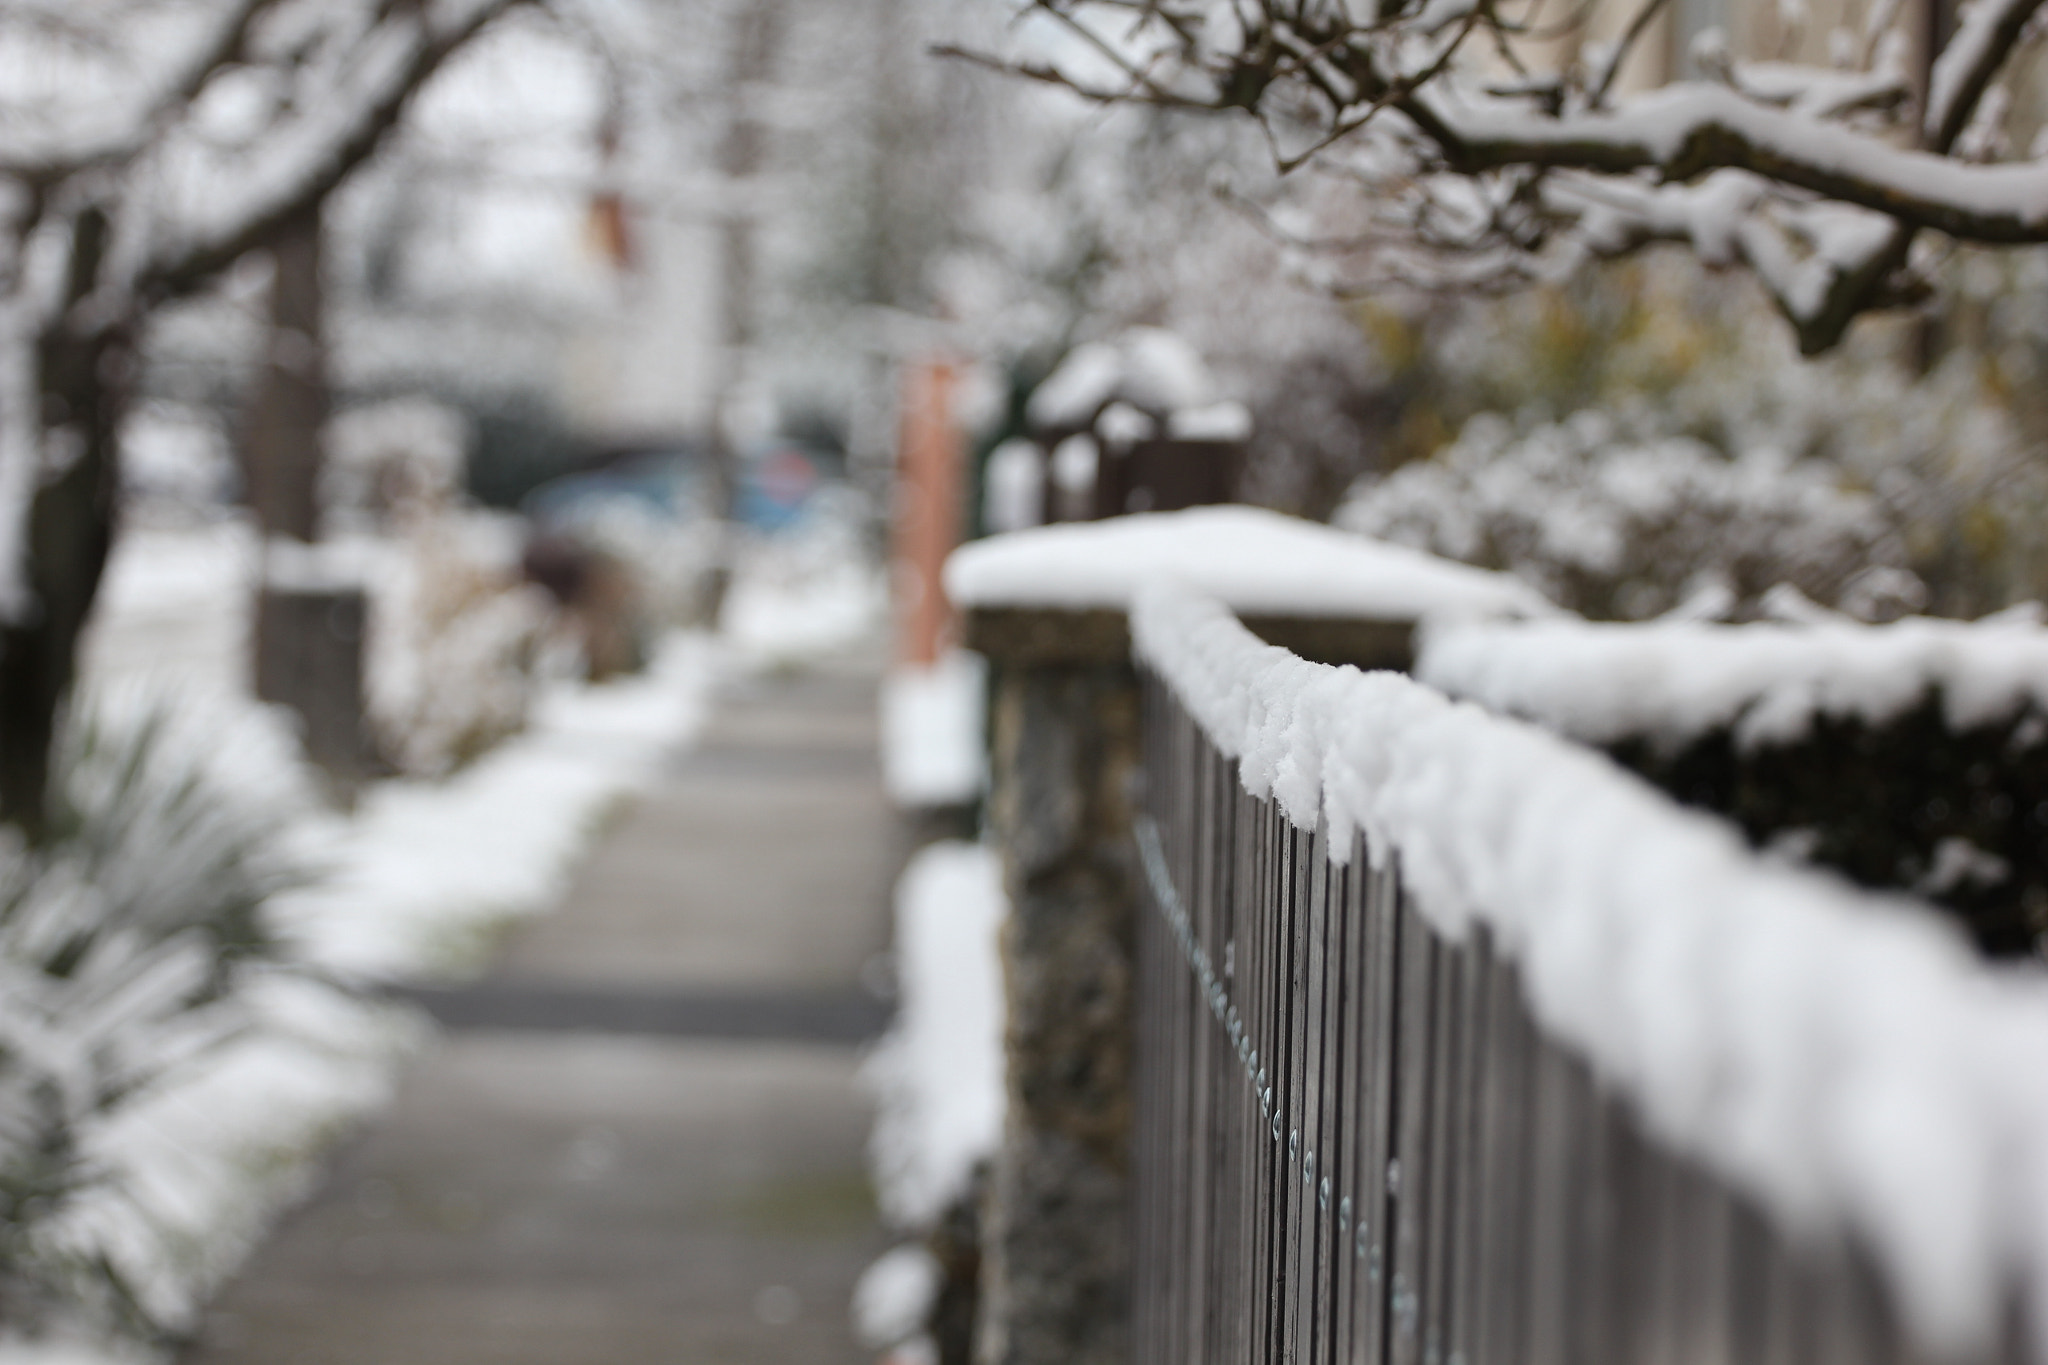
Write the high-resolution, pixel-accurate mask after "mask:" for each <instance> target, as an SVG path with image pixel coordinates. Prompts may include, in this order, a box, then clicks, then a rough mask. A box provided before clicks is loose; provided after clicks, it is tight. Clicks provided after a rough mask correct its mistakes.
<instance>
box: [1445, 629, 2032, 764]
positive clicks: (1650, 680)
mask: <svg viewBox="0 0 2048 1365" xmlns="http://www.w3.org/2000/svg"><path fill="white" fill-rule="evenodd" d="M1416 676H1417V677H1419V678H1421V679H1422V680H1423V681H1424V682H1427V683H1429V684H1430V685H1431V686H1433V687H1437V688H1441V689H1442V690H1443V691H1445V692H1448V693H1450V694H1452V695H1453V696H1458V697H1465V698H1469V699H1470V700H1472V701H1476V702H1478V703H1480V704H1481V705H1483V706H1486V707H1488V708H1489V709H1491V710H1494V711H1498V712H1502V713H1504V714H1508V715H1516V716H1523V717H1527V718H1530V719H1533V720H1536V721H1539V722H1541V723H1542V724H1543V725H1545V726H1547V727H1549V728H1551V729H1554V730H1558V731H1561V732H1562V733H1564V734H1567V735H1570V736H1571V737H1573V738H1574V739H1580V740H1584V741H1586V742H1588V743H1592V744H1603V745H1604V744H1612V743H1614V742H1615V741H1617V740H1621V739H1624V738H1629V737H1643V738H1650V739H1653V740H1655V741H1657V742H1658V743H1660V744H1662V745H1665V746H1668V747H1671V748H1677V747H1679V746H1682V745H1684V744H1685V743H1687V742H1688V741H1690V740H1693V739H1695V738H1697V737H1698V736H1700V735H1702V734H1705V733H1707V732H1708V731H1711V730H1716V729H1720V728H1722V727H1733V728H1734V731H1735V734H1736V737H1737V739H1738V740H1739V741H1741V742H1743V743H1757V742H1766V741H1775V742H1782V741H1786V740H1792V739H1796V738H1798V737H1799V736H1800V735H1802V734H1804V733H1805V731H1806V728H1807V726H1808V725H1809V724H1810V723H1811V721H1812V719H1813V718H1814V717H1815V716H1817V715H1820V716H1829V717H1838V718H1850V717H1854V718H1856V719H1859V720H1862V721H1865V722H1867V723H1870V724H1882V723H1883V722H1885V721H1887V720H1890V719H1891V718H1893V717H1895V716H1897V715H1899V714H1900V713H1901V712H1903V711H1905V710H1907V709H1908V708H1909V707H1912V706H1914V705H1916V704H1917V703H1919V702H1921V701H1923V700H1924V699H1926V697H1927V696H1928V694H1929V692H1930V690H1931V689H1935V688H1939V689H1940V690H1941V697H1942V706H1943V709H1944V712H1945V716H1946V719H1947V721H1948V724H1949V725H1950V727H1951V728H1955V729H1963V728H1967V727H1971V726H1977V725H1984V724H1989V723H1992V722H1996V721H2001V720H2006V719H2009V718H2011V717H2012V716H2013V715H2014V714H2016V713H2017V712H2018V711H2020V710H2021V709H2022V708H2026V709H2030V710H2034V711H2043V710H2048V630H2044V629H2043V628H2041V627H2040V626H2039V625H2036V624H2033V623H2032V622H2030V621H2027V620H2025V619H2024V618H2022V619H2017V620H2011V621H1998V620H1986V621H1979V622H1974V623H1973V622H1962V621H1942V620H1934V619H1931V618H1924V617H1922V618H1911V619H1907V620H1904V621H1898V622H1894V623H1893V624H1891V625H1885V626H1867V625H1862V624H1859V623H1855V622H1845V621H1839V620H1837V621H1826V620H1822V619H1821V618H1819V617H1814V618H1812V620H1811V622H1810V623H1802V624H1782V625H1781V624H1772V623H1761V624H1754V625H1733V626H1731V625H1716V624H1708V623H1704V622H1692V621H1654V622H1649V623H1646V624H1641V625H1609V624H1602V623H1595V622H1590V621H1578V620H1565V619H1558V620H1550V621H1540V622H1536V621H1532V622H1523V623H1515V624H1513V625H1509V624H1506V623H1500V624H1487V625H1480V624H1477V623H1460V624H1454V625H1446V626H1444V627H1442V628H1438V629H1431V630H1427V631H1425V632H1424V633H1423V639H1422V647H1421V650H1420V658H1419V659H1418V661H1417V664H1416Z"/></svg>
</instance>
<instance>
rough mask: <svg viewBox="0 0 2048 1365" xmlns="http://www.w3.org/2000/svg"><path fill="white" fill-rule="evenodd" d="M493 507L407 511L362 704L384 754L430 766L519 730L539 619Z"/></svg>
mask: <svg viewBox="0 0 2048 1365" xmlns="http://www.w3.org/2000/svg"><path fill="white" fill-rule="evenodd" d="M516 545H517V536H516V531H515V529H514V528H513V527H512V526H510V525H509V524H507V523H506V521H505V519H504V518H502V517H498V516H494V515H492V514H487V513H465V514H447V513H444V514H440V515H432V516H423V517H421V518H418V519H416V521H415V523H414V524H413V525H412V526H411V528H410V529H409V532H408V534H407V536H406V538H405V540H404V541H403V542H402V552H401V553H400V554H398V555H397V556H394V557H393V561H392V567H391V571H390V572H389V573H387V574H386V575H385V576H384V581H383V582H381V583H380V584H379V585H378V589H377V594H376V598H375V603H374V609H375V617H374V623H373V637H372V640H371V646H370V669H369V709H370V719H371V723H372V724H373V725H374V726H375V729H376V733H377V737H378V742H379V745H380V747H381V748H382V749H383V751H384V754H385V757H386V758H388V759H389V760H390V761H392V762H393V763H395V764H396V765H397V766H398V767H399V769H400V770H401V771H403V772H406V773H410V774H416V775H422V776H438V775H439V774H442V773H445V772H447V771H448V770H449V769H451V768H454V767H456V766H457V765H459V764H461V763H464V762H466V761H468V760H469V759H471V758H474V757H476V756H477V755H478V754H480V753H482V752H483V751H484V750H486V749H488V748H490V747H491V746H492V745H493V744H495V743H497V742H498V741H499V740H501V739H504V738H505V737H506V736H508V735H511V734H514V733H516V732H517V731H519V730H520V729H522V728H523V727H524V726H525V724H526V717H527V711H528V708H529V707H530V706H531V704H532V699H533V692H534V685H535V666H536V661H537V658H538V655H539V652H540V644H541V638H542V634H543V631H544V629H545V627H546V625H547V621H548V606H547V602H546V599H545V595H544V594H543V593H542V592H541V591H540V590H539V589H537V588H534V587H531V586H529V585H526V584H525V583H523V582H522V581H521V580H520V578H519V575H518V569H517V555H516V548H515V547H516Z"/></svg>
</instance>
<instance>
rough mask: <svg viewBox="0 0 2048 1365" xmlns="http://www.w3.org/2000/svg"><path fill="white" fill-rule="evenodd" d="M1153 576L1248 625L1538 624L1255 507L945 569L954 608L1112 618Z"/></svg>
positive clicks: (1449, 577) (1069, 534)
mask: <svg viewBox="0 0 2048 1365" xmlns="http://www.w3.org/2000/svg"><path fill="white" fill-rule="evenodd" d="M1162 576H1166V577H1171V578H1173V579H1175V580H1176V581H1179V582H1184V583H1188V584H1191V585H1193V586H1196V587H1199V588H1201V589H1203V590H1204V591H1207V592H1209V593H1212V594H1213V595H1215V596H1216V597H1217V598H1218V599H1220V600H1221V601H1223V602H1224V603H1226V604H1227V605H1229V606H1230V607H1231V608H1232V609H1234V610H1236V611H1239V612H1243V613H1246V614H1250V615H1270V616H1287V617H1338V618H1354V619H1361V620H1386V621H1416V620H1421V619H1425V618H1432V619H1433V618H1444V617H1448V618H1472V617H1501V616H1514V617H1521V616H1547V615H1551V614H1554V613H1555V612H1556V610H1557V608H1555V607H1554V606H1552V605H1551V604H1550V603H1549V602H1547V601H1546V600H1544V598H1543V597H1542V595H1541V594H1539V593H1537V592H1536V591H1535V590H1533V589H1531V588H1529V587H1528V586H1527V585H1525V584H1523V583H1521V582H1519V581H1517V580H1515V579H1512V578H1509V577H1507V576H1506V575H1504V574H1497V573H1490V572H1487V571H1486V570H1483V569H1474V568H1471V567H1468V566H1466V565H1463V564H1454V563H1452V562H1450V561H1449V560H1443V559H1438V558H1436V557H1434V556H1432V555H1427V554H1423V553H1421V552H1420V551H1417V550H1410V549H1406V548H1404V547H1401V546H1397V545H1387V544H1383V543H1380V542H1377V541H1372V540H1367V539H1366V538H1364V537H1362V536H1355V535H1348V534H1346V533H1344V532H1341V531H1333V530H1331V529H1329V528H1328V527H1326V526H1319V525H1317V524H1315V523H1313V522H1308V521H1302V520H1300V519H1298V518H1295V517H1288V516H1282V515H1280V514H1279V513H1277V512H1267V511H1263V510H1261V509H1259V508H1255V507H1197V508H1190V509H1189V510H1187V511H1183V512H1152V513H1145V514H1141V515H1137V516H1127V517H1113V518H1110V519H1108V520H1105V521H1094V522H1069V523H1064V524H1060V525H1055V526H1042V527H1036V528H1033V529H1031V530H1027V531H1015V532H1011V533H1010V534H1008V535H1002V536H993V537H990V538H989V539H987V540H981V541H976V542H975V543H973V544H971V545H968V546H965V547H963V548H962V549H960V550H958V551H956V552H955V553H954V555H953V557H952V558H951V559H950V560H949V561H948V562H947V564H946V594H947V596H948V597H950V598H951V599H952V601H953V604H954V605H955V606H957V607H960V608H962V609H963V610H965V609H974V608H990V607H997V608H1001V607H1036V608H1050V609H1061V610H1074V611H1081V610H1112V611H1124V610H1127V609H1128V608H1129V606H1130V603H1131V600H1132V597H1133V596H1134V595H1135V593H1136V592H1137V590H1138V588H1139V586H1140V585H1141V584H1143V583H1145V582H1147V581H1149V580H1151V579H1154V578H1159V577H1162Z"/></svg>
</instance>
